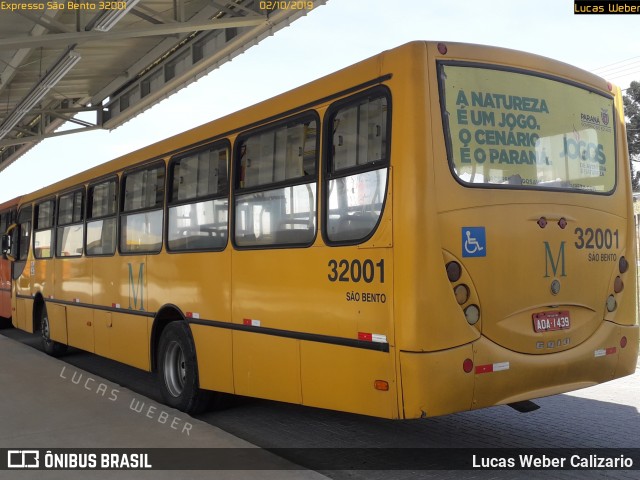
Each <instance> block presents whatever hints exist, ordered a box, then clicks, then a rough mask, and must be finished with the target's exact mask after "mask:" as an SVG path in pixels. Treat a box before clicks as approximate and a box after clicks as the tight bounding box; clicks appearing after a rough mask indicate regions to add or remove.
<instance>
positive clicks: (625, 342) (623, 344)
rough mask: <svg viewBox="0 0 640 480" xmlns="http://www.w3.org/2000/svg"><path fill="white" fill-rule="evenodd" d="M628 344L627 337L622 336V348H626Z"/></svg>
mask: <svg viewBox="0 0 640 480" xmlns="http://www.w3.org/2000/svg"><path fill="white" fill-rule="evenodd" d="M626 346H627V337H622V338H621V339H620V348H624V347H626Z"/></svg>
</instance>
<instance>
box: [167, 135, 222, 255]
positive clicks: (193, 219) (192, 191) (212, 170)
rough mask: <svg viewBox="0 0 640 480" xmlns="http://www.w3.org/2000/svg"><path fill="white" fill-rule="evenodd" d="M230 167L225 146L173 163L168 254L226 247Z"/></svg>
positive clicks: (215, 147) (208, 149)
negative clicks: (169, 251)
mask: <svg viewBox="0 0 640 480" xmlns="http://www.w3.org/2000/svg"><path fill="white" fill-rule="evenodd" d="M228 165H229V147H228V145H227V144H226V142H225V144H224V145H223V146H221V145H219V144H218V146H213V147H211V148H207V149H205V150H201V151H198V152H195V153H192V154H190V155H188V156H185V157H182V158H179V159H177V160H175V161H173V162H172V163H171V167H170V168H171V177H170V178H171V179H172V180H171V186H172V187H171V192H170V193H171V195H170V202H171V204H172V205H170V207H169V218H168V222H169V225H168V228H167V234H168V238H167V245H168V248H169V250H174V251H177V250H216V249H223V248H224V247H225V246H226V244H227V230H228V223H229V218H228V217H229V201H228V199H227V195H228V192H229V180H228V174H227V172H228ZM205 199H207V200H205ZM199 200H200V201H199ZM186 202H190V203H186Z"/></svg>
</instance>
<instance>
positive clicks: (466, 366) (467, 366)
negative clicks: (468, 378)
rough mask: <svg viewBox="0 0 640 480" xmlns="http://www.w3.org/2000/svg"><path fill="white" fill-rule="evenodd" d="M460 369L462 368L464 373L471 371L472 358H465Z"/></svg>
mask: <svg viewBox="0 0 640 480" xmlns="http://www.w3.org/2000/svg"><path fill="white" fill-rule="evenodd" d="M462 370H464V373H471V370H473V360H471V359H470V358H466V359H465V360H464V362H462Z"/></svg>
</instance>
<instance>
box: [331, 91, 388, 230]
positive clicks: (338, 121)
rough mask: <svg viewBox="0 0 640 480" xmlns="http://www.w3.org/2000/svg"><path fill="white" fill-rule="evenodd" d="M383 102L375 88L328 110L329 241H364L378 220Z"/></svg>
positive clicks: (383, 173)
mask: <svg viewBox="0 0 640 480" xmlns="http://www.w3.org/2000/svg"><path fill="white" fill-rule="evenodd" d="M389 103H390V101H389V95H388V93H387V92H385V93H380V90H379V89H377V90H376V91H375V92H371V93H370V94H369V95H365V96H363V95H357V96H356V97H354V99H353V100H351V99H349V100H347V102H345V101H339V102H337V103H336V105H335V106H332V107H331V109H330V113H329V116H328V118H329V120H328V122H327V125H328V128H330V129H331V132H330V135H331V137H330V141H331V146H330V148H327V149H326V151H327V153H328V156H329V158H328V160H327V170H328V171H327V183H326V192H327V194H326V197H325V198H326V199H327V205H326V206H325V215H326V217H325V218H326V223H325V225H326V227H325V228H326V238H327V240H328V241H329V242H335V243H358V242H361V241H364V240H366V239H367V238H368V237H369V236H370V235H372V234H373V231H374V230H375V228H376V225H377V224H378V222H379V220H380V216H381V214H382V209H383V205H384V199H385V196H386V189H387V177H388V165H389V138H388V136H389V125H390V108H389V107H390V105H389Z"/></svg>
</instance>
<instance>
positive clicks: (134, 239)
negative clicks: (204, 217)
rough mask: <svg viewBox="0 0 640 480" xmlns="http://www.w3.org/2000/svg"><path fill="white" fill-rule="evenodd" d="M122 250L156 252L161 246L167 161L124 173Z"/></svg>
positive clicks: (126, 251) (121, 229) (121, 216)
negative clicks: (165, 163)
mask: <svg viewBox="0 0 640 480" xmlns="http://www.w3.org/2000/svg"><path fill="white" fill-rule="evenodd" d="M122 178H123V182H122V184H123V187H122V192H123V201H122V203H123V208H122V214H121V215H120V251H121V252H122V253H155V252H159V251H160V249H161V248H162V219H163V204H164V163H162V164H155V165H153V166H151V167H146V168H144V169H142V170H135V171H132V172H130V173H125V174H124V175H123V177H122Z"/></svg>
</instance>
